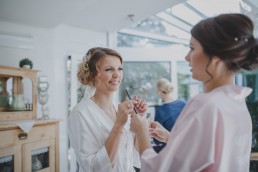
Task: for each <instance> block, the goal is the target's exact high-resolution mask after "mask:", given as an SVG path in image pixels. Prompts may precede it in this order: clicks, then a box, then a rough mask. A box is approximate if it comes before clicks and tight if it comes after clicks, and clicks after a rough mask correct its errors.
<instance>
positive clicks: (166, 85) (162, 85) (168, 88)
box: [156, 78, 174, 94]
mask: <svg viewBox="0 0 258 172" xmlns="http://www.w3.org/2000/svg"><path fill="white" fill-rule="evenodd" d="M156 87H157V90H159V91H161V92H162V93H164V94H171V93H172V92H173V90H174V85H173V84H172V83H171V82H170V81H169V80H167V79H166V78H161V79H160V80H158V81H157V85H156Z"/></svg>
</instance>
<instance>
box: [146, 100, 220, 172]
mask: <svg viewBox="0 0 258 172" xmlns="http://www.w3.org/2000/svg"><path fill="white" fill-rule="evenodd" d="M202 103H203V102H202ZM189 104H190V103H189ZM218 116H219V115H218V109H217V108H216V107H214V106H212V105H205V104H204V103H203V104H198V103H197V104H196V103H193V104H190V105H188V106H186V107H185V109H184V110H183V111H182V114H181V116H180V118H179V119H178V121H177V122H176V124H175V126H174V128H173V130H172V132H171V133H170V138H169V140H168V143H167V146H166V147H165V148H164V149H163V150H162V151H161V152H160V153H159V154H156V153H155V152H154V151H153V150H152V149H151V148H149V149H147V150H145V151H144V152H143V154H142V156H141V165H142V169H141V171H142V172H157V171H177V172H195V171H196V172H197V171H205V170H207V169H208V168H210V167H211V166H212V164H213V163H214V161H215V147H216V146H215V142H216V137H217V134H218V133H217V129H218V126H217V123H218V120H220V119H219V117H218ZM219 131H221V129H219ZM221 133H222V132H220V134H221Z"/></svg>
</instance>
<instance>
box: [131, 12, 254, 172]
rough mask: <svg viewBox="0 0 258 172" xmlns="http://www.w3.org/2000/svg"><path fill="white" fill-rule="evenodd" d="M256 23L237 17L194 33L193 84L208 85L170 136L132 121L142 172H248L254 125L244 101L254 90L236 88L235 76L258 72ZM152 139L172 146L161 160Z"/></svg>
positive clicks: (205, 24)
mask: <svg viewBox="0 0 258 172" xmlns="http://www.w3.org/2000/svg"><path fill="white" fill-rule="evenodd" d="M253 29H254V25H253V22H252V21H251V19H250V18H249V17H248V16H246V15H244V14H238V13H232V14H221V15H218V16H215V17H211V18H207V19H204V20H202V21H200V22H199V23H197V24H196V25H195V26H194V27H193V28H192V30H191V40H190V51H189V53H188V54H187V55H186V57H185V59H186V60H187V61H188V62H189V66H190V67H191V73H192V78H194V79H196V80H199V81H201V82H202V83H203V85H204V93H202V94H200V95H197V96H195V97H193V98H192V99H191V100H190V101H188V103H187V104H186V106H185V107H184V109H183V111H182V112H181V114H180V116H179V118H178V119H177V121H176V124H175V125H174V127H173V130H172V131H171V132H169V131H167V130H164V129H162V128H160V127H159V126H157V125H151V128H150V131H149V129H148V128H147V127H146V124H145V119H144V118H142V117H141V116H139V115H138V114H134V115H132V119H131V126H130V127H131V131H133V132H134V133H135V134H136V137H137V138H138V139H139V140H138V141H139V142H140V143H141V144H140V145H139V146H140V147H139V148H140V149H139V152H140V154H141V166H142V168H141V172H157V171H162V172H170V171H175V172H200V171H202V172H204V171H205V172H224V171H234V172H248V171H249V164H250V152H251V144H252V143H251V142H252V121H251V117H250V113H249V111H248V109H247V106H246V102H245V99H246V97H247V96H248V95H249V94H250V93H251V92H252V89H251V88H248V87H242V86H237V85H234V79H235V74H236V73H237V72H238V71H239V70H241V69H244V70H253V69H257V67H258V39H257V38H255V37H254V35H253ZM149 132H150V133H151V135H152V136H153V137H155V138H157V139H159V140H161V141H165V142H167V145H166V147H164V149H163V150H162V151H160V152H159V154H157V153H156V152H155V151H154V150H153V149H152V148H151V144H150V141H149V139H148V138H149Z"/></svg>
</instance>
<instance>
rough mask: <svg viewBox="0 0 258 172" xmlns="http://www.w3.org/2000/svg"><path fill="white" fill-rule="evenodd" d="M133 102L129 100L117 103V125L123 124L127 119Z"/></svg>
mask: <svg viewBox="0 0 258 172" xmlns="http://www.w3.org/2000/svg"><path fill="white" fill-rule="evenodd" d="M133 107H134V105H133V103H132V102H131V101H130V100H126V101H124V102H121V103H120V104H119V105H118V110H117V116H116V123H117V124H119V125H125V123H126V122H127V119H128V115H129V114H130V113H131V112H132V111H133Z"/></svg>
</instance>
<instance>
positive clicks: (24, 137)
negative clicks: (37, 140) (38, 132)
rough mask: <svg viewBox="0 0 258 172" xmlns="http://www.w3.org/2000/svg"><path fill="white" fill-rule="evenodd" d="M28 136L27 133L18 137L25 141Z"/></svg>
mask: <svg viewBox="0 0 258 172" xmlns="http://www.w3.org/2000/svg"><path fill="white" fill-rule="evenodd" d="M27 136H28V134H27V133H20V134H18V137H19V139H20V140H25V139H27Z"/></svg>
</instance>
